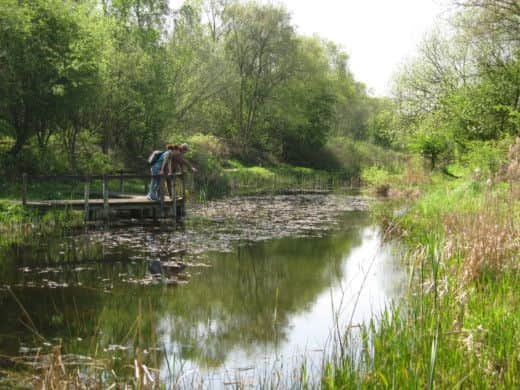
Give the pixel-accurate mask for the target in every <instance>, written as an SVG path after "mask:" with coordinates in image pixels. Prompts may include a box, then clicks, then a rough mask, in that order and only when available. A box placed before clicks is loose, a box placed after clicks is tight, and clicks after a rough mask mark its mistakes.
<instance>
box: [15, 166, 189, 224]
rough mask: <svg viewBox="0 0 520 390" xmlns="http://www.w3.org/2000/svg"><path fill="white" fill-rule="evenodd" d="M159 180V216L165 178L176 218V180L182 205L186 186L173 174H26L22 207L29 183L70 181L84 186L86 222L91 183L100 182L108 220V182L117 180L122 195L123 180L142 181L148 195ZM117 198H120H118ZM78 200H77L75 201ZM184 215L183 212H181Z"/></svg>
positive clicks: (177, 175)
mask: <svg viewBox="0 0 520 390" xmlns="http://www.w3.org/2000/svg"><path fill="white" fill-rule="evenodd" d="M154 177H155V178H157V177H159V178H160V185H159V190H158V196H159V199H158V200H157V202H158V203H159V209H160V213H161V216H164V215H165V191H164V187H165V185H164V182H165V181H166V179H167V178H170V179H171V180H170V181H169V182H170V193H171V195H172V196H171V198H172V204H171V208H172V209H171V215H172V216H173V217H174V218H177V201H178V198H179V196H178V195H179V194H178V193H177V185H176V182H177V180H178V181H179V183H180V187H181V190H180V195H181V198H182V200H183V205H184V204H185V198H186V184H185V180H184V174H183V173H175V174H173V175H157V176H152V175H143V174H135V173H125V172H124V171H118V172H116V173H113V174H106V175H37V176H30V177H29V175H28V174H26V173H24V174H23V175H22V191H21V192H22V194H21V195H22V204H23V205H24V206H27V205H28V184H29V181H31V182H33V181H38V182H60V181H72V182H82V183H83V185H84V191H83V199H82V200H83V203H84V212H85V219H86V220H88V218H89V217H88V216H89V215H90V207H91V202H90V200H91V196H90V195H91V183H92V182H93V181H96V180H101V181H102V199H103V210H104V214H105V216H106V217H107V218H108V216H109V215H110V202H109V198H110V192H109V186H108V184H109V181H110V180H118V181H119V193H121V194H123V193H124V190H125V180H143V181H144V193H145V194H146V193H148V189H149V188H148V185H149V183H150V181H151V179H152V178H154ZM118 198H120V197H119V196H118ZM76 200H78V199H76ZM62 202H63V204H66V201H62ZM183 213H184V210H183Z"/></svg>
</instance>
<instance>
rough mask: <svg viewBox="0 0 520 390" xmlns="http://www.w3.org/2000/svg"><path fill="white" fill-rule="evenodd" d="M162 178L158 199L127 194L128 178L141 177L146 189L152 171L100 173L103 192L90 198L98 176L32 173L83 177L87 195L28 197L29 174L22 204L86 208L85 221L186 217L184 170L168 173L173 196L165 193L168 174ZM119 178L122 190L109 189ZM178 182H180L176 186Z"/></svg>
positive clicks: (42, 208)
mask: <svg viewBox="0 0 520 390" xmlns="http://www.w3.org/2000/svg"><path fill="white" fill-rule="evenodd" d="M157 177H159V178H160V185H159V188H160V189H161V190H160V191H159V194H158V195H159V197H160V199H159V200H149V199H148V198H147V197H146V196H145V195H135V194H125V193H124V192H123V191H124V190H123V188H124V183H123V181H124V180H125V179H136V178H137V179H142V180H144V183H145V187H144V191H143V193H146V192H147V191H148V187H147V183H148V182H149V181H150V179H151V176H149V175H124V174H122V173H121V174H119V175H117V176H114V175H105V176H102V177H100V178H101V179H102V181H103V182H102V188H103V190H102V194H101V197H99V194H97V196H95V197H93V198H91V196H92V195H94V194H92V193H91V191H90V185H91V182H92V180H94V179H96V178H97V177H95V176H89V177H84V176H64V177H52V176H51V177H47V176H40V177H32V178H31V179H32V180H33V181H34V180H40V181H41V180H45V181H49V180H58V179H65V180H73V181H76V182H78V181H82V182H83V183H84V187H85V188H84V197H83V199H69V200H67V199H64V200H29V199H28V196H27V194H28V190H27V187H28V183H29V179H28V175H27V174H23V175H22V204H23V206H24V207H28V208H32V209H37V210H39V211H41V212H45V211H48V210H52V209H72V210H83V212H84V216H85V221H90V220H96V219H102V220H110V219H115V218H125V217H130V218H141V219H142V218H154V219H156V218H167V217H168V218H172V219H173V220H174V221H176V220H177V219H178V218H179V217H184V216H185V214H186V207H185V206H186V204H185V203H186V202H185V199H186V188H185V182H184V175H183V174H182V173H175V174H174V175H171V176H169V178H170V179H172V180H170V181H169V185H170V188H169V192H170V193H172V194H173V199H170V198H169V197H167V196H165V193H166V191H165V180H166V177H165V176H156V178H157ZM110 180H118V181H119V188H120V190H119V192H110V191H109V190H108V188H109V181H110ZM176 183H177V184H178V185H179V186H180V190H178V189H177V185H176Z"/></svg>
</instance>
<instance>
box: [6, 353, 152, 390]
mask: <svg viewBox="0 0 520 390" xmlns="http://www.w3.org/2000/svg"><path fill="white" fill-rule="evenodd" d="M11 360H12V362H13V363H15V364H16V365H21V366H25V367H28V369H29V370H28V371H26V372H22V373H20V374H19V375H18V376H11V378H10V379H9V381H8V382H7V385H8V386H9V387H11V386H13V385H15V384H16V386H17V387H21V388H34V389H39V390H47V389H49V390H65V389H67V390H69V389H71V390H83V389H85V390H86V389H157V388H160V383H159V382H160V381H159V371H158V370H156V369H152V368H150V367H147V366H146V365H145V364H144V363H143V362H142V361H141V355H140V354H139V351H137V355H136V359H135V360H134V364H133V365H132V366H130V365H129V366H128V369H129V370H130V371H131V372H132V374H133V375H131V376H125V377H118V376H117V375H116V373H115V372H114V371H113V370H112V369H111V368H110V366H109V364H108V363H109V362H108V361H105V360H100V359H94V358H91V357H88V356H79V355H63V354H62V349H61V346H59V345H57V346H54V347H52V349H51V351H50V352H49V353H42V354H40V353H38V354H36V355H34V356H28V355H24V356H21V357H17V358H12V359H11ZM1 384H2V383H0V385H1ZM0 387H1V386H0Z"/></svg>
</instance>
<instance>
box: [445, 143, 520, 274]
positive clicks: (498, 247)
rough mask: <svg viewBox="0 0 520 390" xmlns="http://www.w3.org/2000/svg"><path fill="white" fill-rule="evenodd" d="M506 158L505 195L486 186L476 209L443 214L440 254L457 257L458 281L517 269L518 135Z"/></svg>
mask: <svg viewBox="0 0 520 390" xmlns="http://www.w3.org/2000/svg"><path fill="white" fill-rule="evenodd" d="M508 159H509V162H508V163H507V164H506V165H505V166H504V169H503V170H502V172H503V173H502V175H500V176H501V177H500V179H501V180H503V181H507V182H508V183H509V192H508V194H507V195H497V194H493V192H492V189H491V188H488V189H487V193H486V195H485V203H484V204H485V207H483V208H482V209H480V210H479V211H478V212H471V213H466V214H463V213H457V214H454V215H449V216H447V217H445V218H444V228H445V232H446V241H445V247H444V255H445V256H446V257H447V258H458V259H461V262H460V263H459V265H460V266H461V269H460V270H461V271H462V272H461V273H460V275H461V281H462V282H469V281H471V280H475V279H478V278H479V277H480V276H481V275H483V274H484V273H486V272H506V271H508V270H518V269H520V222H519V220H520V216H519V215H518V214H519V207H518V200H519V197H518V182H519V180H520V137H518V138H517V139H516V141H515V143H514V144H513V145H512V146H511V148H510V149H509V153H508Z"/></svg>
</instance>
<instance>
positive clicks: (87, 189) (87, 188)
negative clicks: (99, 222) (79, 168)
mask: <svg viewBox="0 0 520 390" xmlns="http://www.w3.org/2000/svg"><path fill="white" fill-rule="evenodd" d="M89 197H90V178H89V177H86V178H85V198H84V202H85V216H84V218H85V222H88V221H89V219H90V209H89V208H90V205H89Z"/></svg>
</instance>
